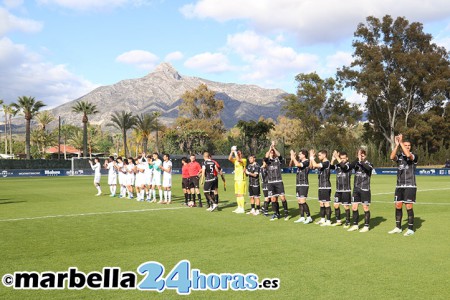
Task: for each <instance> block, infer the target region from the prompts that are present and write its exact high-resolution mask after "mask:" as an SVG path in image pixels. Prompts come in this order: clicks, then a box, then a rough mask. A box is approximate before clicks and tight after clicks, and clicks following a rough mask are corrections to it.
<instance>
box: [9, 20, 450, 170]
mask: <svg viewBox="0 0 450 300" xmlns="http://www.w3.org/2000/svg"><path fill="white" fill-rule="evenodd" d="M432 38H433V37H432V36H431V35H430V34H427V33H425V32H424V31H423V25H422V24H421V23H418V22H413V23H410V22H409V21H408V20H406V19H405V18H402V17H398V18H397V19H395V20H394V19H393V18H392V17H391V16H389V15H386V16H384V17H383V18H382V19H378V18H375V17H368V18H367V19H366V22H365V23H361V24H359V25H358V27H357V29H356V31H355V34H354V40H353V43H352V46H353V50H354V52H353V61H352V62H351V63H350V64H349V65H348V66H343V67H341V68H339V69H338V70H337V72H336V75H335V76H334V77H330V78H321V77H320V76H319V75H318V74H317V73H314V72H313V73H307V74H304V73H301V74H298V75H297V76H296V77H295V80H296V82H297V91H296V93H295V94H290V95H287V96H285V97H284V100H283V102H282V103H281V106H282V114H281V115H280V116H279V117H278V118H277V120H271V119H264V118H260V119H259V120H253V121H244V120H239V121H238V122H237V124H236V125H235V126H234V127H233V128H231V129H228V130H227V129H226V128H225V127H224V125H223V122H222V119H221V118H220V115H221V112H222V110H223V108H224V103H223V101H221V100H218V99H217V98H216V94H215V92H214V91H212V90H210V89H209V88H208V87H207V86H206V85H204V84H202V85H200V86H199V87H197V88H195V89H193V90H188V91H186V92H185V93H184V94H183V95H182V96H181V99H182V104H181V105H180V106H179V115H178V118H177V119H176V120H175V122H174V124H172V125H170V126H164V125H163V124H161V122H160V121H159V117H160V113H159V112H153V113H150V114H140V115H133V114H132V112H126V111H118V112H114V113H113V114H112V116H111V118H110V121H109V122H108V124H107V125H106V126H107V127H112V128H114V130H116V132H118V133H117V134H111V133H110V132H108V131H107V130H105V129H106V128H100V127H98V126H91V125H89V120H88V117H89V116H91V115H94V114H96V113H97V112H98V111H97V108H96V106H95V105H94V104H92V103H89V102H85V101H79V102H77V103H76V104H75V105H74V106H73V107H72V111H73V112H74V113H79V114H81V115H82V120H81V121H82V125H83V127H82V130H81V129H80V128H79V127H76V126H73V125H64V126H63V127H64V128H62V130H63V132H64V133H63V134H62V137H63V140H64V143H66V142H69V143H71V144H72V145H73V146H74V147H76V148H77V149H81V147H82V152H83V153H84V154H85V155H86V154H87V153H92V152H93V150H99V149H100V150H101V151H100V152H104V153H113V152H115V153H118V154H122V155H129V154H130V152H131V153H134V152H139V151H143V150H145V151H148V150H155V151H158V152H161V151H165V152H169V153H173V154H178V153H180V154H181V153H200V152H202V151H203V150H205V149H208V150H209V151H211V152H213V153H215V154H228V152H229V149H230V147H231V146H232V145H237V146H238V147H239V148H240V149H243V150H244V151H245V152H246V153H248V154H250V153H252V154H256V155H258V154H261V153H263V151H264V149H265V148H267V146H268V145H269V143H270V140H276V141H278V143H279V144H281V145H282V146H281V149H283V150H284V151H286V150H287V151H288V150H290V149H291V148H295V149H299V148H325V149H330V150H331V149H339V150H346V151H348V152H350V153H351V151H353V150H354V149H357V148H358V147H361V146H365V147H366V148H367V151H368V154H369V155H370V157H371V159H372V161H373V162H374V163H375V164H376V165H380V166H381V165H387V164H389V161H388V160H387V154H388V153H389V152H390V149H392V147H393V146H394V136H395V135H396V134H398V133H400V132H401V133H403V135H404V136H406V137H408V139H410V140H411V141H412V142H413V144H414V145H416V152H418V154H419V155H420V156H421V157H422V159H421V161H422V163H425V164H431V163H435V164H440V163H442V162H443V161H445V160H446V159H447V158H448V157H449V156H450V155H449V154H450V153H449V143H450V142H449V141H450V122H449V121H450V120H449V116H448V108H449V101H448V99H449V98H450V60H449V53H448V52H447V50H446V49H445V48H443V47H440V46H438V45H436V44H435V43H433V42H432V40H433V39H432ZM345 89H353V90H354V91H356V92H357V93H359V94H360V95H362V96H363V97H364V99H365V103H364V104H363V105H357V104H354V103H350V102H349V101H348V100H347V99H345V97H344V91H345ZM44 106H45V105H44V104H43V103H42V102H41V101H36V100H35V99H34V98H32V97H20V98H19V99H18V101H17V103H14V104H12V106H11V107H12V110H8V109H7V108H6V107H5V106H4V107H3V110H4V113H5V147H6V143H7V138H6V126H7V125H8V122H9V126H10V131H11V125H10V119H11V117H12V116H14V115H15V114H16V113H17V112H21V113H22V114H23V115H24V117H25V120H26V138H25V152H26V153H27V157H29V156H30V149H31V147H30V141H31V142H32V143H33V147H34V149H35V150H36V149H37V150H38V152H39V153H41V154H42V151H44V152H45V147H46V146H48V145H50V144H52V143H53V144H54V142H55V136H54V134H55V133H54V131H53V132H48V131H47V130H46V124H48V123H49V122H51V121H53V119H52V118H54V117H53V116H51V114H50V113H48V112H39V110H40V109H41V108H42V107H44ZM33 118H36V121H37V122H38V124H39V129H35V130H33V131H31V130H30V122H31V120H32V119H33ZM8 120H9V121H8ZM130 130H132V133H131V140H130V139H129V137H128V134H129V131H130ZM94 139H95V141H94ZM9 144H10V146H11V145H12V141H11V134H10V135H9ZM119 144H120V145H121V147H119ZM150 144H151V145H150ZM150 148H151V149H150ZM39 149H40V150H39Z"/></svg>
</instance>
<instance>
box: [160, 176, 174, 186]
mask: <svg viewBox="0 0 450 300" xmlns="http://www.w3.org/2000/svg"><path fill="white" fill-rule="evenodd" d="M162 186H163V187H171V186H172V175H164V176H163V183H162Z"/></svg>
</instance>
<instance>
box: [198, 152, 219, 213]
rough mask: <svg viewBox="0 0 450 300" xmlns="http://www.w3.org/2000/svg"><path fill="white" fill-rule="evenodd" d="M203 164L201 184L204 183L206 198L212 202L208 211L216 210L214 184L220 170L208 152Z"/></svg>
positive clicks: (205, 154) (204, 156)
mask: <svg viewBox="0 0 450 300" xmlns="http://www.w3.org/2000/svg"><path fill="white" fill-rule="evenodd" d="M203 159H204V161H203V165H202V177H201V180H200V182H201V184H203V183H204V186H203V192H204V193H205V197H206V200H207V201H209V202H210V203H212V205H211V207H210V208H208V211H214V210H216V208H217V206H218V205H217V202H216V199H215V197H214V186H215V181H216V177H217V175H216V174H218V173H219V172H220V171H219V169H218V168H217V165H216V163H215V162H214V161H212V160H211V155H210V154H209V153H208V152H205V153H203Z"/></svg>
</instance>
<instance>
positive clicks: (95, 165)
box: [89, 157, 102, 196]
mask: <svg viewBox="0 0 450 300" xmlns="http://www.w3.org/2000/svg"><path fill="white" fill-rule="evenodd" d="M89 164H90V165H91V168H92V170H94V186H95V188H96V189H97V191H98V193H97V194H96V195H95V196H100V195H101V194H102V189H101V188H100V178H101V177H102V174H101V173H100V170H101V168H102V166H101V165H100V160H99V159H98V158H97V157H96V158H94V162H92V160H90V161H89Z"/></svg>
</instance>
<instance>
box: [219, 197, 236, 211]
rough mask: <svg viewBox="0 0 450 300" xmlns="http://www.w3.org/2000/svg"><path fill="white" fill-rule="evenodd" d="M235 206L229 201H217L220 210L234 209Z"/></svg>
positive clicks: (234, 203)
mask: <svg viewBox="0 0 450 300" xmlns="http://www.w3.org/2000/svg"><path fill="white" fill-rule="evenodd" d="M236 206H237V204H236V202H233V201H229V200H222V199H221V200H219V207H220V209H226V208H230V207H236Z"/></svg>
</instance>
